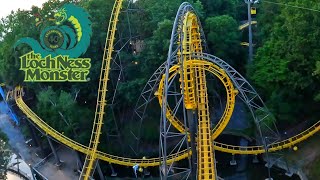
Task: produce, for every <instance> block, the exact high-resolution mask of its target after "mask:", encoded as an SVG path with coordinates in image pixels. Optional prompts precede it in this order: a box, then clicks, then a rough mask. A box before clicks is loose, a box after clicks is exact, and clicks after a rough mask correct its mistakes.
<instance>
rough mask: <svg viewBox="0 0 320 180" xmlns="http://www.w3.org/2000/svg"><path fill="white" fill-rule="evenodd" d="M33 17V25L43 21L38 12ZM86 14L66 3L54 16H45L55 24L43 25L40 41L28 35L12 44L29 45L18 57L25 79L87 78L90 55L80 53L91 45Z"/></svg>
mask: <svg viewBox="0 0 320 180" xmlns="http://www.w3.org/2000/svg"><path fill="white" fill-rule="evenodd" d="M35 17H36V26H39V25H41V24H42V22H44V21H45V20H43V19H42V18H41V16H40V12H39V14H36V15H35ZM46 17H47V15H46ZM89 18H90V16H89V14H88V13H87V12H86V11H85V10H84V9H83V8H81V7H78V6H76V5H74V4H65V5H64V6H63V7H62V8H60V9H59V10H58V11H57V12H56V13H55V14H54V16H53V18H48V20H49V22H51V21H54V22H55V25H53V26H47V27H44V28H43V30H42V31H41V33H40V38H39V41H38V40H36V39H33V38H29V37H24V38H21V39H19V40H18V41H17V42H16V43H15V45H14V48H17V47H18V46H20V45H22V44H25V45H28V46H29V47H30V48H31V49H32V51H31V52H29V53H27V54H24V55H22V56H21V57H20V60H21V66H20V70H22V71H24V72H25V79H24V80H25V82H66V81H69V82H86V81H88V80H89V78H87V75H88V74H89V70H90V67H91V63H90V62H91V59H90V58H79V57H80V56H82V55H83V54H84V53H85V52H86V51H87V49H88V47H89V45H90V39H91V36H92V28H91V21H90V19H89ZM40 19H41V20H40Z"/></svg>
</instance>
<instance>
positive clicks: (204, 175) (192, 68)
mask: <svg viewBox="0 0 320 180" xmlns="http://www.w3.org/2000/svg"><path fill="white" fill-rule="evenodd" d="M121 6H122V0H116V1H115V4H114V7H113V10H112V14H111V18H110V22H109V27H108V33H107V38H106V44H105V49H104V55H103V61H102V67H101V74H100V81H99V89H98V98H97V99H98V100H97V106H96V113H95V118H94V124H93V129H92V135H91V138H90V144H89V147H87V146H85V145H82V144H80V143H78V142H76V141H74V140H72V139H70V138H68V137H66V136H65V135H63V134H62V133H60V132H58V131H57V130H55V129H53V128H52V127H50V126H49V125H48V124H47V123H45V121H43V120H42V119H41V118H40V117H38V116H37V115H36V114H35V113H34V112H33V111H32V110H31V109H30V108H29V107H28V106H27V105H26V104H25V102H24V101H23V98H22V95H23V89H22V88H21V87H17V88H16V89H15V91H14V93H12V95H13V96H14V99H15V101H16V104H17V106H18V107H19V108H20V109H21V110H22V112H23V113H24V114H26V115H27V117H28V118H29V119H30V120H31V121H32V122H33V123H34V124H35V125H37V126H38V127H39V128H40V129H41V130H42V131H44V132H45V133H46V134H48V135H50V136H51V137H52V138H54V139H56V140H57V141H59V142H61V143H62V144H65V145H66V146H68V147H70V148H72V149H74V150H77V151H79V152H82V153H84V154H86V155H87V156H86V161H85V163H84V168H83V171H82V173H81V177H80V178H81V179H86V180H87V179H89V177H90V176H91V175H92V173H93V169H94V168H95V167H94V165H95V161H96V160H97V159H101V160H103V161H107V162H109V163H112V164H119V165H123V166H134V165H136V164H138V165H139V166H140V167H149V166H159V165H160V163H161V162H160V158H159V157H155V158H150V159H133V158H125V157H119V156H114V155H110V154H107V153H104V152H101V151H98V150H97V147H98V144H99V138H100V134H101V127H102V124H103V114H104V108H105V105H106V92H107V82H108V77H109V69H110V62H111V60H112V52H113V43H114V39H115V32H116V26H117V22H118V16H119V13H120V10H121ZM196 19H197V18H196V15H195V14H193V13H191V12H188V13H186V18H185V22H184V25H183V26H184V27H183V28H185V29H184V30H183V31H184V35H185V38H186V39H184V42H182V44H183V46H184V47H185V48H186V49H187V51H184V52H182V53H183V55H184V56H185V57H186V59H184V60H183V63H184V65H183V68H184V72H185V73H186V74H187V76H185V75H186V74H182V75H181V74H180V75H181V76H184V79H185V80H184V83H185V84H187V87H185V88H186V89H184V90H185V91H187V94H185V95H186V96H188V97H187V99H186V100H185V101H189V106H188V108H190V109H196V108H197V109H198V116H199V127H198V141H197V143H198V159H200V160H199V162H198V171H199V173H198V175H199V176H198V179H214V178H215V177H212V176H214V175H215V172H214V169H213V167H214V162H213V161H214V154H213V149H214V150H218V151H222V152H226V153H231V154H254V155H257V154H261V153H265V152H266V150H265V149H264V147H263V146H249V147H243V146H233V145H227V144H223V143H219V142H212V141H213V140H214V139H215V138H216V137H217V136H218V135H219V134H221V132H222V131H223V129H224V128H225V126H226V125H227V124H228V122H229V120H230V118H231V115H232V112H233V108H234V104H235V96H236V94H237V90H235V89H234V87H233V84H232V81H231V80H230V78H229V77H228V75H227V73H226V72H225V71H224V70H223V69H221V68H219V67H218V66H217V65H215V64H214V63H212V62H208V61H205V60H202V59H196V60H195V59H192V58H191V53H201V52H202V47H201V39H200V33H199V25H198V22H196ZM252 23H253V24H254V23H256V22H255V21H253V22H252ZM244 27H245V26H244ZM179 68H180V66H179V65H175V66H173V67H171V68H170V77H169V80H170V79H172V78H173V77H174V75H176V74H177V73H179V72H181V70H180V69H179ZM206 72H210V73H212V74H214V75H215V76H216V77H218V79H220V80H221V82H222V83H223V85H224V86H225V89H226V91H227V103H226V108H225V111H224V114H223V116H222V117H221V119H220V121H219V122H218V124H217V125H216V126H215V128H214V129H213V130H210V121H209V120H210V119H209V112H208V99H207V85H206V78H205V73H206ZM192 77H193V78H194V79H191V78H192ZM164 78H165V75H163V76H162V79H161V80H160V84H159V89H158V91H157V93H156V94H157V95H158V100H159V103H160V105H162V101H163V99H162V97H161V94H162V92H163V90H164ZM188 93H189V94H188ZM196 97H197V99H196ZM166 108H167V113H166V116H167V118H168V120H169V121H170V122H171V123H172V125H173V126H174V127H175V128H176V129H177V130H178V131H180V132H185V127H184V124H183V123H181V121H180V120H179V119H177V118H176V117H174V116H173V114H172V110H171V109H170V107H169V106H167V107H166ZM319 130H320V121H319V122H317V123H316V124H314V125H313V126H312V127H310V128H309V129H307V130H305V131H304V132H302V133H300V134H298V135H296V136H294V137H291V138H289V139H286V140H284V141H281V142H277V143H274V144H271V145H270V146H268V151H269V152H273V151H277V150H281V149H284V148H290V147H292V146H294V145H295V144H297V143H299V142H301V141H304V140H305V139H307V138H309V137H310V136H312V135H313V134H315V133H316V132H318V131H319ZM191 154H192V153H191V151H190V150H187V149H186V150H182V151H180V152H178V153H177V154H171V155H170V156H168V157H167V164H172V163H173V162H175V161H179V160H182V159H184V158H187V157H188V156H190V155H191Z"/></svg>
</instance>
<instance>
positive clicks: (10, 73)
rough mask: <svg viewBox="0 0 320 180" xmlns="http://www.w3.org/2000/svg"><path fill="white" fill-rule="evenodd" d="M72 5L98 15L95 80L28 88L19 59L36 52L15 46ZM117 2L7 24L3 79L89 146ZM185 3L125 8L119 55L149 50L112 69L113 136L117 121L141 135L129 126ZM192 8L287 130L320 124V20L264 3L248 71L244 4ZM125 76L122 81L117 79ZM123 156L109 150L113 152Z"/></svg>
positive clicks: (238, 0) (204, 0)
mask: <svg viewBox="0 0 320 180" xmlns="http://www.w3.org/2000/svg"><path fill="white" fill-rule="evenodd" d="M67 2H75V3H78V4H79V5H81V6H82V7H84V8H85V9H86V10H87V11H88V13H89V14H90V15H91V21H92V22H93V23H92V28H93V34H94V35H93V36H92V39H91V44H90V47H89V49H88V50H87V52H86V54H85V55H84V56H83V57H89V58H91V59H92V61H91V62H92V67H91V72H90V74H89V77H90V79H91V80H90V81H89V82H87V83H37V84H35V83H23V73H22V72H21V71H19V66H20V63H19V61H20V60H19V58H18V57H19V56H20V55H22V54H24V53H26V52H28V51H29V50H30V49H28V48H27V47H19V48H18V49H16V50H14V49H13V48H12V47H13V44H14V43H15V42H16V41H17V40H18V39H19V38H21V37H32V38H38V37H39V32H40V31H41V29H42V28H43V27H45V25H47V24H50V22H49V21H43V23H42V24H41V25H40V26H38V27H37V26H35V22H36V21H35V20H36V17H35V16H34V14H36V13H39V12H40V13H41V15H42V16H44V17H45V16H46V15H47V17H49V16H50V13H52V12H53V11H54V10H55V9H57V8H58V7H61V6H62V5H63V4H64V3H67ZM113 2H114V1H111V0H110V1H109V0H108V1H106V0H90V1H87V0H74V1H71V0H65V1H63V2H60V1H58V0H50V1H49V2H47V3H44V4H43V6H42V7H41V8H38V7H32V10H31V11H25V10H19V11H17V12H12V13H11V14H10V15H9V16H7V17H6V18H3V19H2V20H1V22H0V79H1V80H2V79H3V80H5V83H6V84H8V85H11V86H15V85H17V84H23V85H24V86H26V87H27V88H28V91H29V92H31V93H30V94H32V93H33V94H37V98H36V100H35V102H34V103H35V104H36V105H35V107H36V112H37V113H38V114H39V116H40V117H41V118H43V119H44V120H45V121H46V123H48V124H49V125H50V126H52V127H54V128H55V129H57V130H58V131H60V132H63V133H64V134H65V135H67V136H68V137H71V138H73V139H75V140H77V141H79V142H81V143H84V144H88V141H89V138H90V133H91V127H92V120H93V118H94V110H95V105H96V98H97V89H98V81H99V75H100V69H101V60H102V56H103V52H104V44H105V38H106V33H107V32H106V31H107V30H106V29H107V27H108V20H109V18H110V12H111V10H112V7H113ZM182 2H183V1H182V0H138V1H136V2H135V3H134V4H131V5H129V4H128V1H125V5H124V7H130V8H132V10H130V11H125V13H122V14H121V16H120V21H119V25H118V33H117V35H116V37H117V44H116V46H115V49H120V48H122V46H123V45H124V44H125V43H127V44H128V43H129V42H131V41H135V40H140V41H142V42H143V44H144V50H143V51H142V52H140V53H138V54H135V53H134V50H133V48H132V47H131V46H130V45H127V46H124V48H123V50H122V51H121V52H120V53H118V54H117V55H118V57H119V58H120V59H121V64H122V66H123V68H122V69H121V71H120V70H115V66H112V73H111V75H110V81H109V82H108V83H109V84H108V87H109V89H108V90H109V91H108V97H107V99H108V103H111V102H112V98H113V94H114V93H115V88H116V87H117V91H116V98H115V103H114V104H116V105H115V106H113V107H114V108H115V112H116V114H115V115H111V113H109V111H110V109H109V108H110V106H108V113H106V114H107V115H106V121H105V122H106V123H107V124H108V125H109V123H110V127H107V129H108V128H110V130H114V129H115V128H114V127H113V126H114V125H111V123H113V121H114V119H116V122H117V123H118V125H119V127H120V128H122V129H124V130H125V131H129V129H130V128H132V129H137V128H138V124H134V123H131V124H130V123H128V120H131V119H132V117H131V116H132V112H133V110H134V106H135V104H136V101H137V99H138V97H139V95H140V93H141V90H142V88H143V87H144V85H145V83H146V81H147V79H148V78H149V77H150V76H151V75H152V73H153V72H154V71H155V70H156V69H157V68H158V67H159V66H160V65H161V64H162V63H163V62H165V61H166V59H167V53H168V52H167V51H168V47H169V44H170V36H171V30H172V25H173V21H174V18H175V15H176V11H177V9H178V7H179V5H180V4H181V3H182ZM188 2H190V3H192V4H193V5H194V7H195V9H196V11H197V13H198V14H199V15H200V19H201V22H202V23H203V27H204V31H205V35H206V37H207V41H208V45H209V50H210V51H211V53H212V54H214V55H216V56H218V57H220V58H222V59H224V60H226V61H227V62H228V63H230V64H231V65H232V66H234V67H235V68H236V69H238V70H239V71H240V72H246V71H247V70H248V77H249V78H250V79H251V81H252V82H254V84H255V85H256V86H255V87H257V88H258V89H259V91H258V92H259V94H260V95H262V97H263V98H264V99H265V100H266V101H267V104H268V106H269V107H270V109H271V110H272V112H273V114H274V115H276V118H277V119H278V121H277V122H279V124H280V125H283V126H287V125H288V124H295V123H296V121H299V120H304V119H306V118H311V119H315V118H318V117H320V111H319V110H318V107H320V106H319V105H320V104H319V103H320V91H319V89H320V82H319V81H320V58H319V57H320V46H319V45H320V42H319V41H318V37H319V35H320V30H319V28H318V27H319V25H320V16H319V14H318V13H315V12H311V11H306V10H298V9H294V8H291V7H280V6H277V5H273V4H266V3H261V5H259V7H258V17H257V19H258V28H254V31H256V32H255V33H254V35H255V37H254V41H255V44H256V46H255V49H256V52H255V54H256V57H255V58H254V63H253V64H251V65H250V66H249V68H248V69H247V68H246V66H245V65H246V62H245V59H246V58H247V57H246V52H245V51H246V50H247V49H246V48H243V47H241V46H240V42H241V41H243V40H244V39H245V40H246V39H247V37H242V36H245V34H246V30H244V31H243V32H240V31H239V30H238V25H239V24H241V23H240V21H243V20H244V19H246V4H245V3H243V0H228V1H225V0H215V1H212V0H193V1H192V0H188ZM279 2H286V1H285V0H279ZM290 4H292V5H299V6H304V7H313V6H317V5H318V4H319V3H318V1H317V0H310V1H298V0H296V1H292V2H291V3H290ZM128 22H130V26H129V25H128ZM121 38H122V39H121ZM120 39H121V41H120ZM118 40H119V41H118ZM114 55H116V52H115V54H114ZM120 72H121V76H118V74H119V73H120ZM243 74H244V73H243ZM118 82H119V83H118ZM109 100H110V101H109ZM315 101H317V102H315ZM152 108H153V109H152V110H150V111H149V113H150V112H152V113H150V115H149V117H148V118H150V120H158V119H157V118H156V117H155V116H154V114H156V113H154V112H156V111H157V112H158V108H159V107H158V106H154V107H152ZM158 113H159V112H158ZM79 115H81V116H79ZM270 122H271V121H270ZM129 124H130V125H129ZM156 124H158V122H156V123H155V124H154V123H153V122H152V123H145V125H146V127H145V128H146V129H145V130H144V131H143V132H142V133H143V134H145V137H144V139H145V140H146V141H156V140H157V139H158V137H157V133H154V132H153V131H152V130H154V129H156ZM134 125H135V126H134ZM130 126H134V127H130ZM89 127H90V128H89ZM108 130H109V129H108ZM104 135H106V134H103V136H104ZM124 136H129V135H128V134H126V135H124ZM115 144H116V143H115ZM106 148H107V147H102V149H106ZM110 148H113V147H110ZM117 150H118V149H117V148H113V149H110V151H111V152H116V151H117Z"/></svg>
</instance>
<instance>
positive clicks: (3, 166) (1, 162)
mask: <svg viewBox="0 0 320 180" xmlns="http://www.w3.org/2000/svg"><path fill="white" fill-rule="evenodd" d="M7 150H8V137H7V136H6V134H4V133H3V132H2V131H0V179H3V180H6V179H7V166H8V164H9V161H10V158H11V152H10V151H7Z"/></svg>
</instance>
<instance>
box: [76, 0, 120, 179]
mask: <svg viewBox="0 0 320 180" xmlns="http://www.w3.org/2000/svg"><path fill="white" fill-rule="evenodd" d="M122 1H123V0H116V1H115V3H114V6H113V9H112V13H111V17H110V21H109V26H108V32H107V38H106V43H105V47H104V54H103V59H102V65H101V72H100V80H99V88H98V98H97V105H96V112H95V116H94V121H93V128H92V133H91V138H90V143H89V149H90V151H89V153H87V156H86V160H85V162H84V165H83V168H82V172H81V175H80V179H85V180H87V179H89V177H91V176H92V174H93V172H94V168H95V166H94V163H95V162H96V158H97V153H96V151H97V148H98V144H99V139H100V135H101V133H102V132H101V127H102V125H103V117H104V113H105V105H106V104H107V101H106V96H107V90H108V89H107V88H108V80H109V70H110V64H111V61H112V53H113V45H114V40H115V33H116V30H117V22H118V19H119V14H120V10H121V7H122Z"/></svg>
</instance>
